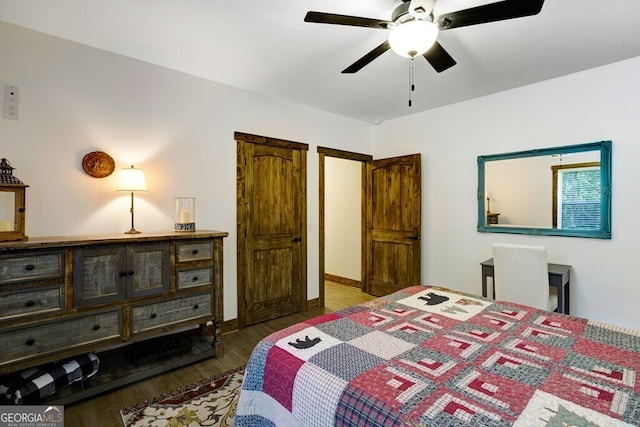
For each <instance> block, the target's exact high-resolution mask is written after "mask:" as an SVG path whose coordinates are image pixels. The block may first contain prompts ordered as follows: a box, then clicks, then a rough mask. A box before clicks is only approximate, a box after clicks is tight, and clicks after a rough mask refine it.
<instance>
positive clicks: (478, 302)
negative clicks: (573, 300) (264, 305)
mask: <svg viewBox="0 0 640 427" xmlns="http://www.w3.org/2000/svg"><path fill="white" fill-rule="evenodd" d="M639 369H640V332H638V331H634V330H629V329H624V328H619V327H615V326H612V325H608V324H604V323H601V322H595V321H590V320H587V319H582V318H577V317H571V316H567V315H564V314H558V313H550V312H547V311H541V310H537V309H534V308H531V307H528V306H523V305H517V304H512V303H506V302H501V301H493V300H488V299H485V298H482V297H478V296H472V295H469V294H464V293H460V292H456V291H452V290H449V289H445V288H440V287H429V286H416V287H410V288H406V289H404V290H401V291H399V292H396V293H394V294H392V295H389V296H386V297H382V298H378V299H376V300H373V301H370V302H368V303H365V304H362V305H358V306H354V307H350V308H347V309H345V310H342V311H338V312H334V313H330V314H325V315H322V316H320V317H317V318H314V319H310V320H307V321H305V322H302V323H299V324H296V325H294V326H291V327H289V328H286V329H283V330H281V331H279V332H276V333H274V334H272V335H270V336H268V337H266V338H265V339H263V340H262V341H261V342H260V343H259V344H258V345H257V346H256V348H255V349H254V351H253V354H252V356H251V358H250V360H249V362H248V365H247V369H246V373H245V379H244V382H243V385H242V392H241V394H240V400H239V403H238V413H237V416H236V420H235V425H236V426H240V427H241V426H286V427H294V426H322V427H326V426H512V425H513V426H526V427H534V426H593V427H595V426H602V427H604V426H638V425H640V382H639V380H638V371H639Z"/></svg>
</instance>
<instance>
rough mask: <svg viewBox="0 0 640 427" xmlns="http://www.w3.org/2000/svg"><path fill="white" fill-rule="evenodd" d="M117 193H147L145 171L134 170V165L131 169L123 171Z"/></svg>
mask: <svg viewBox="0 0 640 427" xmlns="http://www.w3.org/2000/svg"><path fill="white" fill-rule="evenodd" d="M116 191H130V192H134V191H147V180H146V179H145V177H144V171H143V170H142V169H137V168H134V167H133V165H132V166H131V167H130V168H127V169H122V171H121V172H120V179H119V180H118V187H117V188H116Z"/></svg>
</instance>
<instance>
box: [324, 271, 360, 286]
mask: <svg viewBox="0 0 640 427" xmlns="http://www.w3.org/2000/svg"><path fill="white" fill-rule="evenodd" d="M324 280H328V281H330V282H336V283H340V284H341V285H346V286H353V287H354V288H358V289H361V288H362V282H361V281H359V280H354V279H349V278H347V277H341V276H335V275H333V274H329V273H324Z"/></svg>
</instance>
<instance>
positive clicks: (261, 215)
mask: <svg viewBox="0 0 640 427" xmlns="http://www.w3.org/2000/svg"><path fill="white" fill-rule="evenodd" d="M236 141H237V142H238V205H237V207H238V325H239V326H240V327H244V326H246V325H250V324H253V323H258V322H262V321H265V320H269V319H273V318H276V317H280V316H285V315H288V314H292V313H296V312H298V311H301V310H302V309H303V308H304V307H305V303H306V288H307V283H306V268H307V267H306V247H305V245H306V236H305V233H306V194H305V193H306V150H307V149H308V146H307V145H306V144H299V143H294V142H290V141H283V140H277V139H273V138H266V137H258V136H255V135H247V134H240V133H236Z"/></svg>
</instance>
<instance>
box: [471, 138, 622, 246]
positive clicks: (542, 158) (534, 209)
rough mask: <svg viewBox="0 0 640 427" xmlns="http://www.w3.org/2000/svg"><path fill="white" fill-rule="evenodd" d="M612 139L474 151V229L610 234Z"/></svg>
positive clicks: (524, 232)
mask: <svg viewBox="0 0 640 427" xmlns="http://www.w3.org/2000/svg"><path fill="white" fill-rule="evenodd" d="M610 214H611V141H600V142H595V143H589V144H580V145H571V146H563V147H551V148H544V149H536V150H527V151H520V152H513V153H503V154H495V155H489V156H478V231H481V232H492V233H518V234H541V235H555V236H574V237H592V238H600V239H610V238H611V216H610Z"/></svg>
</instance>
